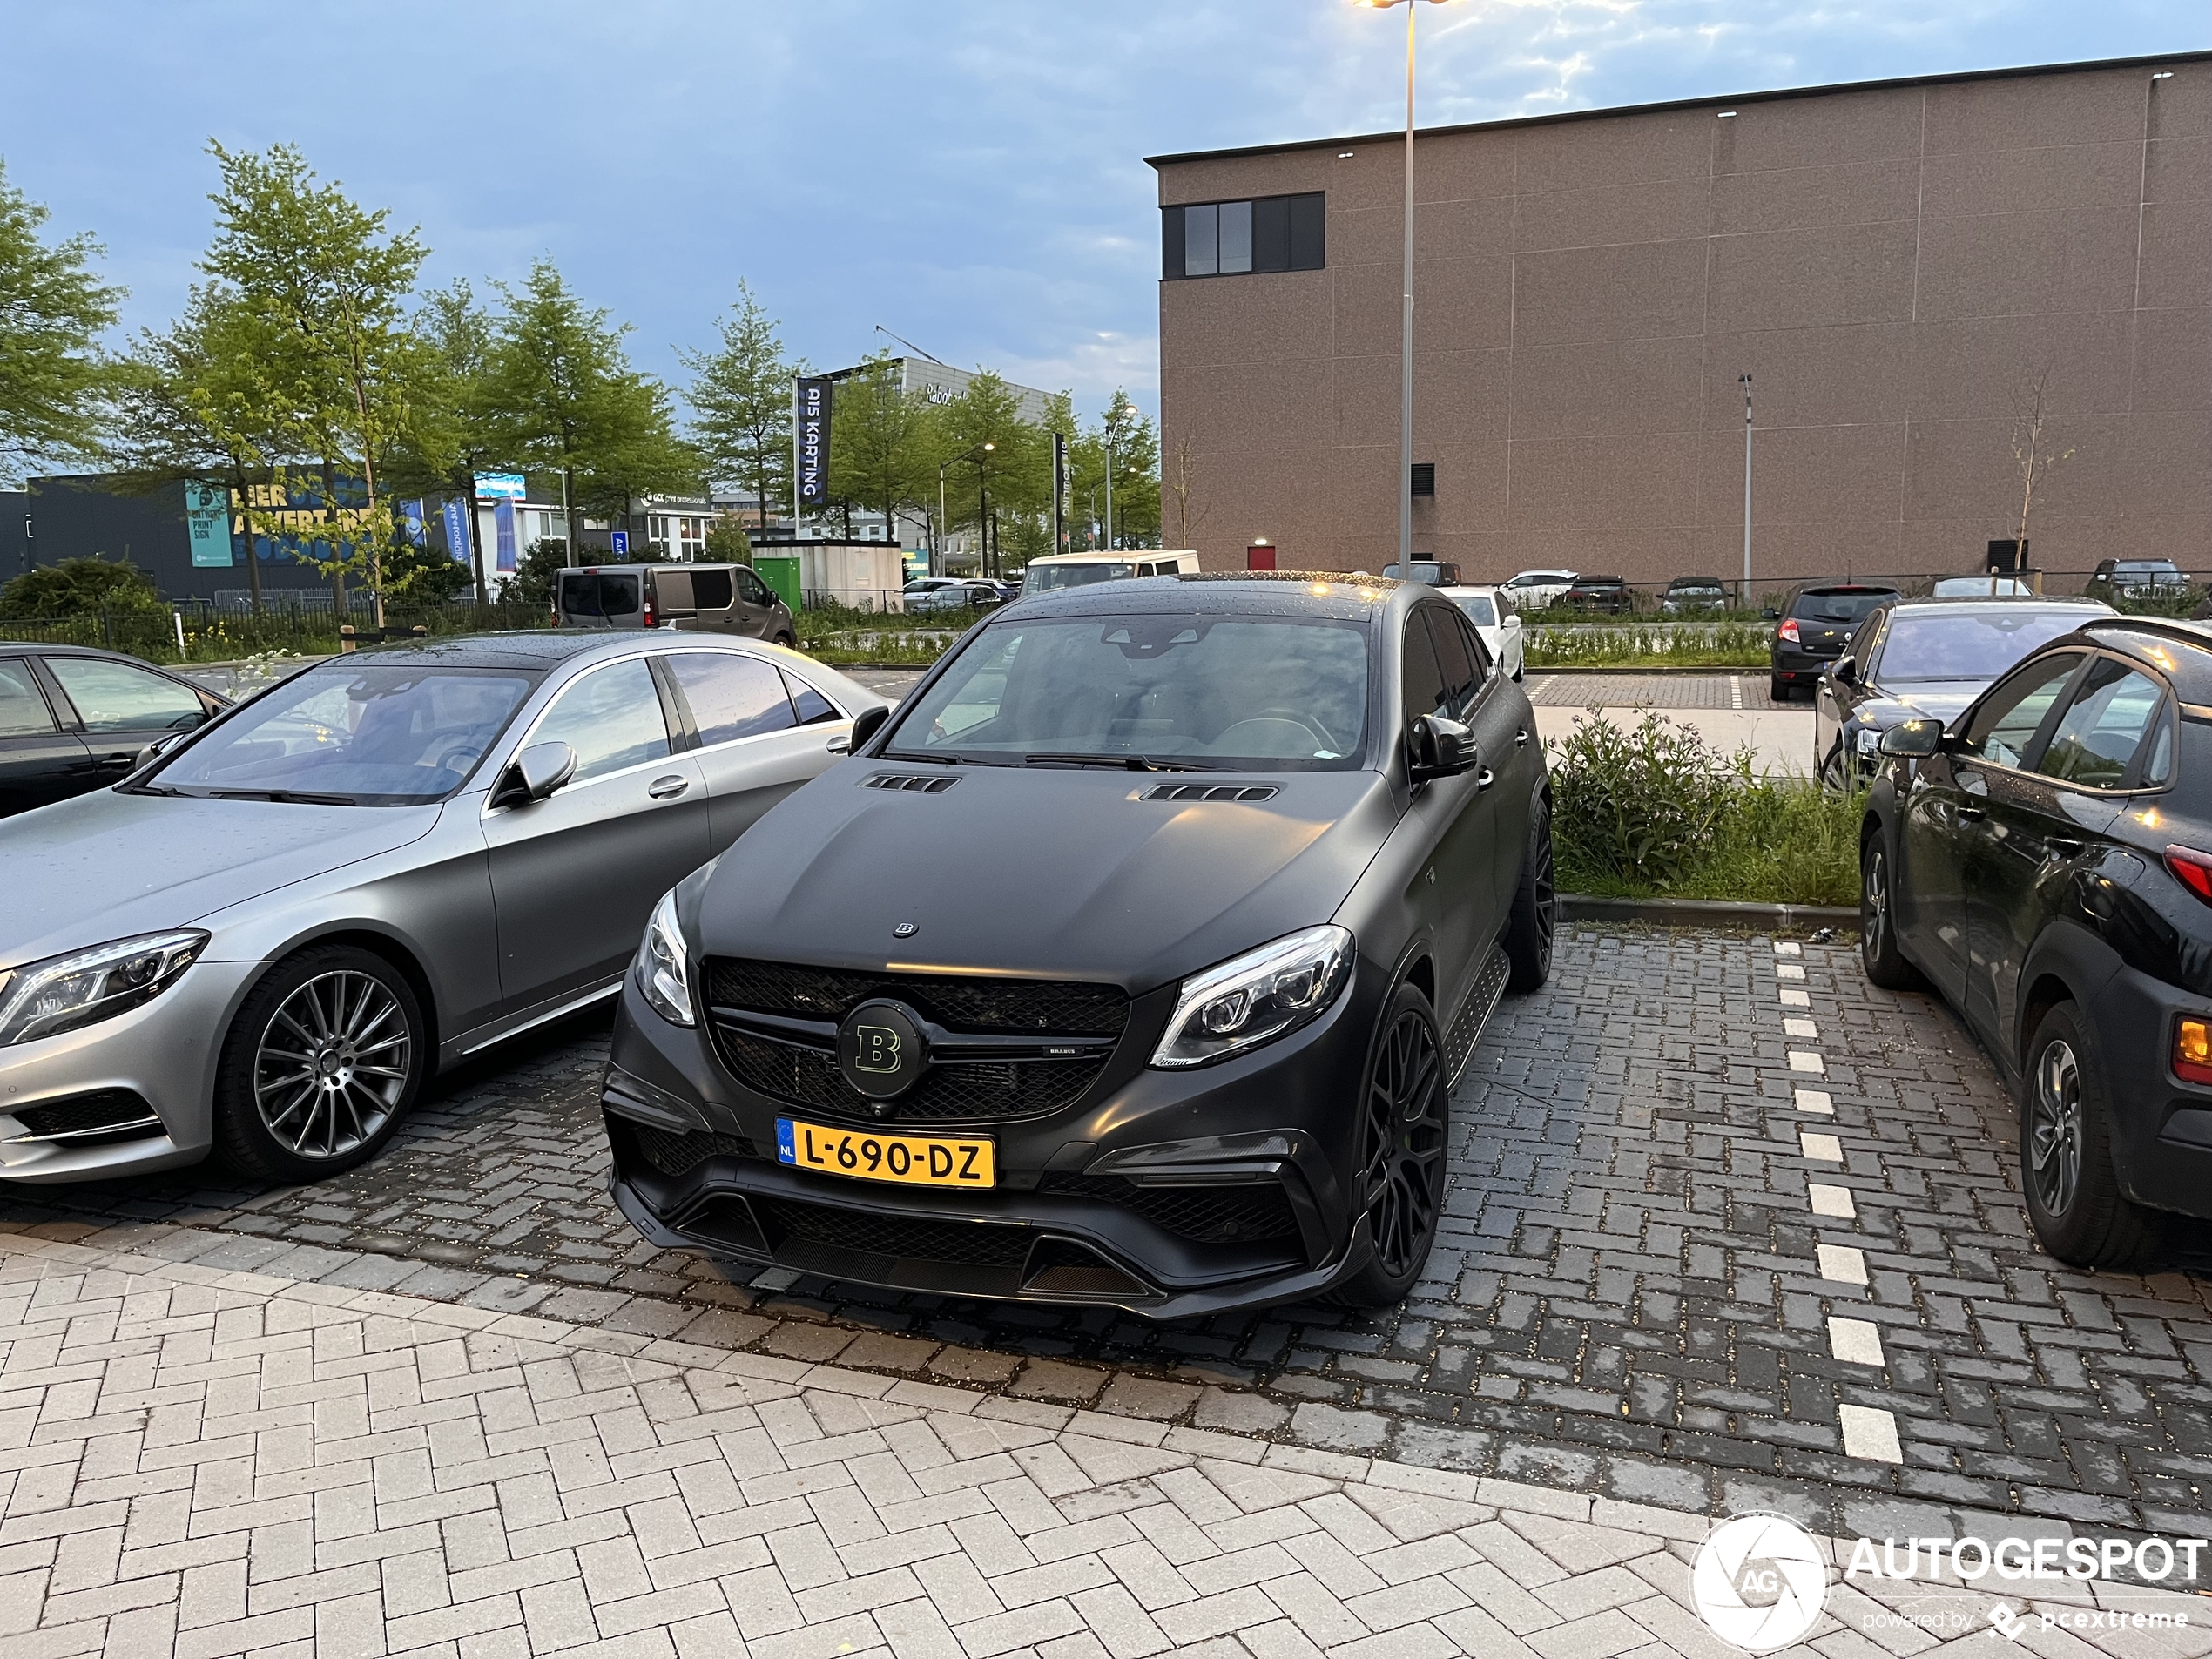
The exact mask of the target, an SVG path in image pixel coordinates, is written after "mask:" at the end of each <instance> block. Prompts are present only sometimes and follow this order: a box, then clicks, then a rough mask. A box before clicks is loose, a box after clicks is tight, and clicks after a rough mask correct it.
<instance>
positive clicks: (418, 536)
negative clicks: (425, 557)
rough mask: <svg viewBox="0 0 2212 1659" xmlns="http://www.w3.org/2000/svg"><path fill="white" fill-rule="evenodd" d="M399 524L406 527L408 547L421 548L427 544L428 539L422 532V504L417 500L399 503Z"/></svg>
mask: <svg viewBox="0 0 2212 1659" xmlns="http://www.w3.org/2000/svg"><path fill="white" fill-rule="evenodd" d="M400 523H401V524H403V525H404V526H406V533H407V544H408V546H409V547H422V546H425V545H427V544H428V542H429V539H430V538H429V536H427V535H426V534H424V532H423V527H422V502H421V500H420V499H419V498H418V499H416V500H415V501H403V502H401V503H400Z"/></svg>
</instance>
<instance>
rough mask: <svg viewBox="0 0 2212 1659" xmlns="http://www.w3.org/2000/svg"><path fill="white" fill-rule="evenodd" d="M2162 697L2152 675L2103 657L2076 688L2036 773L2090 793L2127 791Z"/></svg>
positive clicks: (2092, 665) (2038, 762)
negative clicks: (2132, 768)
mask: <svg viewBox="0 0 2212 1659" xmlns="http://www.w3.org/2000/svg"><path fill="white" fill-rule="evenodd" d="M2164 695H2165V692H2164V691H2163V690H2162V689H2161V687H2160V686H2158V685H2156V684H2155V683H2154V682H2153V681H2152V679H2151V678H2150V677H2149V676H2148V675H2146V674H2139V673H2137V672H2136V671H2134V669H2131V668H2129V667H2128V665H2127V664H2124V663H2116V662H2114V660H2113V659H2112V658H2109V657H2100V658H2097V659H2096V661H2094V662H2093V663H2091V664H2089V671H2088V672H2087V673H2086V674H2084V675H2083V676H2082V677H2081V684H2080V685H2079V686H2077V687H2075V688H2074V696H2073V697H2072V698H2070V699H2069V700H2068V702H2067V709H2066V712H2065V713H2064V714H2062V715H2060V717H2059V724H2058V726H2057V729H2056V730H2054V732H2052V733H2051V740H2050V742H2049V743H2047V745H2044V749H2043V753H2042V757H2041V758H2040V759H2038V760H2037V761H2036V763H2035V769H2036V771H2038V772H2043V773H2045V774H2047V776H2049V777H2053V778H2060V779H2065V780H2066V781H2067V783H2070V784H2079V785H2081V786H2084V787H2085V788H2089V789H2119V788H2121V787H2123V786H2125V785H2126V783H2127V781H2128V766H2129V765H2130V763H2132V762H2133V761H2134V759H2135V752H2136V751H2137V750H2138V749H2140V748H2141V747H2142V746H2143V738H2144V737H2145V735H2146V734H2147V733H2148V732H2149V731H2150V729H2151V726H2152V724H2153V722H2154V721H2157V717H2158V712H2159V704H2160V700H2161V698H2163V697H2164ZM2158 724H2159V725H2161V727H2162V726H2163V725H2164V722H2163V721H2158ZM2161 770H2162V769H2161Z"/></svg>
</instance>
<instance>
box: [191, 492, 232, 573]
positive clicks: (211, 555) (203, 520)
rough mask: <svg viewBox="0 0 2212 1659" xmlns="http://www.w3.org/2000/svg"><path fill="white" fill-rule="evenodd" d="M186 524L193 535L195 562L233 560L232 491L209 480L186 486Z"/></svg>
mask: <svg viewBox="0 0 2212 1659" xmlns="http://www.w3.org/2000/svg"><path fill="white" fill-rule="evenodd" d="M185 527H186V529H188V530H189V531H190V532H191V535H192V563H193V564H194V565H195V566H206V565H227V564H229V563H231V562H232V547H231V492H230V491H229V490H227V489H212V488H210V487H209V486H208V485H206V484H186V485H185Z"/></svg>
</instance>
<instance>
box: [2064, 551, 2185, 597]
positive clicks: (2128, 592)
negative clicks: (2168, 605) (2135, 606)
mask: <svg viewBox="0 0 2212 1659" xmlns="http://www.w3.org/2000/svg"><path fill="white" fill-rule="evenodd" d="M2188 589H2189V579H2188V577H2186V576H2184V575H2183V574H2182V570H2181V567H2180V566H2179V565H2177V564H2175V563H2174V561H2173V560H2171V559H2104V560H2101V561H2100V562H2099V563H2098V565H2097V568H2096V570H2095V571H2094V573H2093V574H2092V575H2091V576H2090V577H2089V581H2088V584H2087V587H2086V588H2085V589H2084V591H2085V592H2087V594H2088V596H2089V597H2091V598H2093V599H2107V600H2109V599H2177V598H2179V597H2181V596H2182V595H2183V594H2185V593H2187V592H2188Z"/></svg>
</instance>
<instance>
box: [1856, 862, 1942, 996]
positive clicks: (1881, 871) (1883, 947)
mask: <svg viewBox="0 0 2212 1659" xmlns="http://www.w3.org/2000/svg"><path fill="white" fill-rule="evenodd" d="M1858 961H1859V965H1860V966H1861V967H1862V968H1865V970H1866V977H1867V978H1868V979H1869V980H1871V981H1873V982H1874V983H1875V984H1877V985H1878V986H1880V987H1881V988H1883V989H1884V990H1885V991H1917V990H1919V989H1920V988H1921V987H1922V986H1924V985H1925V984H1926V983H1927V981H1925V980H1924V979H1923V978H1921V976H1920V970H1919V968H1915V967H1913V966H1912V963H1911V962H1909V961H1905V954H1904V953H1903V952H1901V951H1900V950H1898V948H1897V892H1896V883H1895V882H1894V881H1893V880H1892V879H1891V872H1890V853H1889V849H1888V848H1887V847H1886V846H1883V845H1882V833H1881V832H1880V831H1879V830H1876V831H1875V832H1874V833H1873V834H1871V835H1870V836H1868V837H1867V838H1866V845H1865V846H1863V847H1861V848H1860V849H1859V853H1858Z"/></svg>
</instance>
